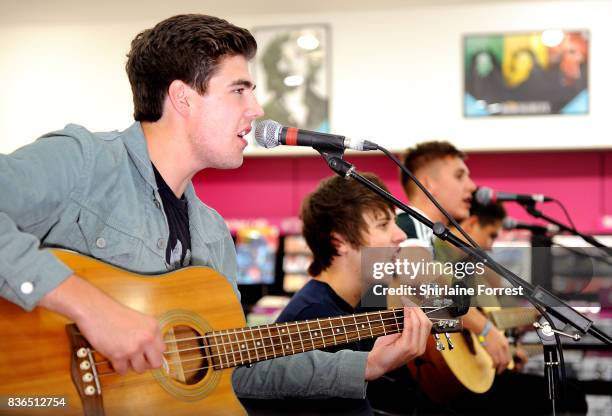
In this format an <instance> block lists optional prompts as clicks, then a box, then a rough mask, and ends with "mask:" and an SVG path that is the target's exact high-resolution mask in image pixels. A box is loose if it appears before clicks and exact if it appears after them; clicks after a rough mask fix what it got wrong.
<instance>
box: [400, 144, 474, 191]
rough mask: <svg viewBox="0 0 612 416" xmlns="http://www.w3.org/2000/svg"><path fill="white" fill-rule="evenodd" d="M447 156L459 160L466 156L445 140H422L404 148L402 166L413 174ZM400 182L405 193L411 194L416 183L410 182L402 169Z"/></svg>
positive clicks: (414, 189)
mask: <svg viewBox="0 0 612 416" xmlns="http://www.w3.org/2000/svg"><path fill="white" fill-rule="evenodd" d="M448 156H451V157H458V158H459V159H461V160H465V159H466V157H467V156H466V155H465V153H463V152H461V151H460V150H458V149H457V148H456V147H455V146H453V145H452V144H450V143H449V142H447V141H431V142H423V143H419V144H417V145H416V146H414V147H410V148H408V149H406V152H405V153H404V167H406V169H408V170H409V171H410V172H412V173H413V174H416V172H417V171H418V170H419V169H422V168H423V167H425V166H427V165H429V164H430V163H431V162H433V161H436V160H440V159H444V158H446V157H448ZM401 183H402V187H403V188H404V191H405V192H406V195H412V193H413V192H414V191H416V189H417V187H416V185H415V184H414V183H412V181H411V180H410V178H409V177H408V175H406V174H405V173H404V172H403V171H402V173H401Z"/></svg>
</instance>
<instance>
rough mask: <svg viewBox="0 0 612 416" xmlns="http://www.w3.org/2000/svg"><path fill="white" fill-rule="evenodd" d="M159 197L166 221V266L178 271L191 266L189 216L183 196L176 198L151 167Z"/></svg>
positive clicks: (156, 171)
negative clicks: (167, 232)
mask: <svg viewBox="0 0 612 416" xmlns="http://www.w3.org/2000/svg"><path fill="white" fill-rule="evenodd" d="M153 172H155V181H156V182H157V188H158V192H159V196H160V197H161V200H162V205H163V206H164V212H165V213H166V218H167V219H168V229H169V235H168V244H167V246H166V264H167V265H168V268H169V269H178V268H181V267H185V266H189V264H191V235H190V233H189V214H188V209H187V200H186V199H185V196H184V195H183V196H181V198H177V197H176V195H174V192H172V189H170V187H169V186H168V184H167V183H166V181H165V180H164V178H162V176H161V175H160V173H159V172H158V170H157V168H156V167H155V166H153Z"/></svg>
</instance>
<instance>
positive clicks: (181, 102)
mask: <svg viewBox="0 0 612 416" xmlns="http://www.w3.org/2000/svg"><path fill="white" fill-rule="evenodd" d="M194 92H195V91H194V90H193V89H192V88H191V87H190V86H189V85H187V84H185V83H184V82H183V81H180V80H178V79H175V80H174V81H172V82H171V83H170V86H169V87H168V100H169V102H170V105H171V106H172V108H174V110H175V111H176V112H177V113H179V114H180V115H182V116H185V115H187V114H189V107H190V105H189V99H190V96H191V95H192V94H193V93H194Z"/></svg>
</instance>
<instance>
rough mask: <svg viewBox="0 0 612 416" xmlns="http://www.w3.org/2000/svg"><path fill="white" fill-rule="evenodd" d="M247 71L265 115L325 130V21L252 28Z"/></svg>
mask: <svg viewBox="0 0 612 416" xmlns="http://www.w3.org/2000/svg"><path fill="white" fill-rule="evenodd" d="M252 33H253V35H254V36H255V39H256V40H257V45H258V52H257V58H256V60H255V63H254V69H253V73H254V76H255V82H256V84H257V90H256V94H257V98H258V100H259V103H260V104H261V105H262V107H263V109H264V111H265V113H266V114H265V116H264V117H265V118H268V119H272V120H275V121H277V122H279V123H280V124H282V125H284V126H291V127H298V128H303V129H307V130H314V131H320V132H324V133H327V132H329V91H330V58H329V27H328V26H327V25H324V24H312V25H296V26H273V27H260V28H254V29H253V31H252Z"/></svg>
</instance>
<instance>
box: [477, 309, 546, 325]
mask: <svg viewBox="0 0 612 416" xmlns="http://www.w3.org/2000/svg"><path fill="white" fill-rule="evenodd" d="M488 314H489V318H490V319H491V321H492V322H493V324H495V326H496V327H497V328H498V329H501V330H504V329H509V328H516V327H518V326H523V325H529V324H532V323H533V322H534V321H535V320H536V319H537V317H538V316H540V313H539V312H538V311H537V310H536V309H534V308H504V309H500V310H496V311H491V312H488Z"/></svg>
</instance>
